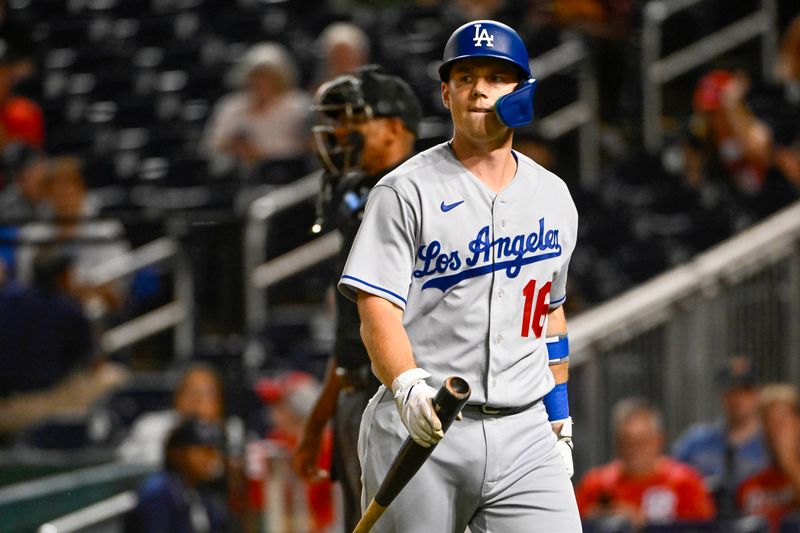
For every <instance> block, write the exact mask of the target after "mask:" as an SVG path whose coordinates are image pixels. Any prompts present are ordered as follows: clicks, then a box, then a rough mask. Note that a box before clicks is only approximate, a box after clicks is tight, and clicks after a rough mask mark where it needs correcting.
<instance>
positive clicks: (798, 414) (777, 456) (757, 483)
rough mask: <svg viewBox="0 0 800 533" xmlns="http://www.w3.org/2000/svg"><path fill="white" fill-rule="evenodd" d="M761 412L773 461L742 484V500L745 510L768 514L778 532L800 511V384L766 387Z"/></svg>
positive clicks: (740, 501)
mask: <svg viewBox="0 0 800 533" xmlns="http://www.w3.org/2000/svg"><path fill="white" fill-rule="evenodd" d="M760 412H761V423H762V424H763V426H764V434H765V436H766V439H767V445H768V446H769V452H770V457H771V459H772V461H771V463H772V464H771V465H770V466H769V467H767V468H766V469H764V470H762V471H761V472H759V473H758V474H756V475H755V476H753V477H751V478H749V479H747V480H745V482H744V483H742V486H741V487H740V489H739V494H738V499H739V505H740V508H741V510H742V511H743V512H745V513H747V514H756V515H762V516H766V517H767V519H768V520H769V522H770V529H771V531H773V532H775V533H777V532H778V530H779V525H780V522H781V520H782V519H783V518H784V517H786V516H787V515H788V514H789V513H791V512H793V511H797V510H800V395H798V391H797V387H796V386H795V385H789V384H771V385H767V386H765V387H764V389H763V390H762V392H761V401H760ZM793 531H794V530H793Z"/></svg>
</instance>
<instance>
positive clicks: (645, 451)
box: [576, 398, 714, 528]
mask: <svg viewBox="0 0 800 533" xmlns="http://www.w3.org/2000/svg"><path fill="white" fill-rule="evenodd" d="M612 417H613V418H612V423H613V428H614V437H615V440H616V449H617V460H616V461H613V462H611V463H609V464H606V465H602V466H599V467H596V468H593V469H591V470H590V471H589V472H588V473H587V474H586V475H585V476H584V477H583V479H582V480H581V482H580V484H579V485H578V488H577V491H576V497H577V500H578V507H579V509H580V512H581V517H582V518H583V519H584V520H586V519H601V518H604V517H609V516H622V517H624V518H626V519H627V520H628V521H629V522H630V523H631V524H632V525H633V526H634V527H637V528H638V527H642V526H644V525H646V524H665V523H673V522H679V521H701V520H710V519H712V518H713V517H714V503H713V501H712V499H711V495H710V494H709V493H708V491H707V490H706V488H705V486H704V485H703V479H702V478H701V477H700V474H698V473H697V471H695V470H694V469H693V468H692V467H690V466H688V465H685V464H682V463H679V462H678V461H675V460H673V459H670V458H669V457H666V456H664V455H663V450H664V423H663V419H662V417H661V414H660V413H659V412H658V410H656V409H655V408H654V407H652V406H650V405H649V404H648V403H647V402H646V401H643V400H641V399H637V398H628V399H624V400H620V402H618V403H617V405H616V406H615V407H614V411H613V414H612Z"/></svg>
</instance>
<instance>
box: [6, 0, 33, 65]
mask: <svg viewBox="0 0 800 533" xmlns="http://www.w3.org/2000/svg"><path fill="white" fill-rule="evenodd" d="M32 30H33V28H31V25H30V24H27V23H26V22H24V21H22V20H19V18H18V17H15V16H14V12H13V11H10V10H9V9H8V1H7V0H2V1H0V41H1V42H2V45H3V46H5V47H8V48H10V49H11V50H12V51H13V52H14V54H15V56H16V57H17V60H16V64H15V66H14V70H15V76H14V78H15V81H18V80H19V79H21V78H24V77H25V76H27V75H28V74H30V73H31V72H33V70H34V62H33V42H32V41H31V34H32V33H33V31H32Z"/></svg>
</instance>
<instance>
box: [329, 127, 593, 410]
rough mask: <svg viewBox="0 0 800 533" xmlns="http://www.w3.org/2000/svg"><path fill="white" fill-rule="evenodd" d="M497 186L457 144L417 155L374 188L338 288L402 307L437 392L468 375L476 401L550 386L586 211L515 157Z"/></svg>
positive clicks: (529, 394)
mask: <svg viewBox="0 0 800 533" xmlns="http://www.w3.org/2000/svg"><path fill="white" fill-rule="evenodd" d="M514 156H515V157H516V159H517V162H518V164H517V172H516V175H515V176H514V179H513V180H512V181H511V182H510V183H509V184H508V185H507V186H506V187H505V189H503V190H502V191H501V192H499V193H495V192H493V191H491V190H490V189H489V188H488V187H487V186H486V185H485V184H484V183H483V182H481V181H480V180H479V179H478V178H477V177H476V176H475V175H473V174H472V173H471V172H469V171H468V170H467V169H466V168H465V167H464V166H463V165H462V164H461V162H460V161H459V160H458V159H457V158H456V157H455V155H454V154H453V152H452V151H451V149H450V146H449V145H448V144H447V143H443V144H440V145H438V146H435V147H433V148H431V149H429V150H426V151H425V152H422V153H420V154H418V155H417V156H415V157H413V158H411V159H410V160H408V161H407V162H406V163H404V164H403V165H401V166H400V167H398V168H397V169H396V170H394V171H393V172H391V173H390V174H388V175H387V176H385V177H384V178H383V179H382V180H381V181H380V182H379V183H378V185H377V186H376V187H375V188H374V189H373V190H372V192H371V194H370V197H369V200H368V202H367V207H366V211H365V214H364V220H363V222H362V224H361V228H360V229H359V232H358V235H357V236H356V239H355V242H354V244H353V247H352V249H351V252H350V256H349V257H348V260H347V264H346V265H345V268H344V272H343V274H342V278H341V280H340V282H339V289H340V290H341V291H342V292H343V293H344V294H345V295H346V296H348V297H349V298H354V297H355V292H356V291H357V290H360V291H365V292H368V293H371V294H375V295H377V296H380V297H383V298H385V299H387V300H389V301H391V302H393V303H394V304H396V305H398V306H400V307H401V308H403V309H404V313H403V324H404V326H405V329H406V331H407V332H408V336H409V339H410V341H411V346H412V349H413V353H414V358H415V361H416V363H417V366H419V367H421V368H424V369H425V370H427V371H428V372H430V373H431V374H432V378H431V379H430V380H429V383H431V384H433V386H435V387H438V386H439V384H441V383H442V381H443V380H444V379H445V378H446V377H448V376H452V375H458V376H461V377H463V378H464V379H466V380H467V382H468V383H469V384H470V386H471V388H472V396H471V398H470V403H476V404H484V403H485V404H488V405H490V406H494V407H513V406H521V405H526V404H529V403H531V402H533V401H535V400H537V399H539V398H541V397H542V396H544V395H545V394H546V393H547V392H549V391H550V389H552V387H553V385H554V381H553V376H552V373H551V372H550V371H549V370H548V360H547V348H546V346H545V341H544V336H545V331H546V328H547V324H546V322H547V313H548V311H550V310H552V309H553V308H555V307H557V306H559V305H561V304H562V303H563V302H564V300H565V298H566V278H567V267H568V265H569V259H570V256H571V254H572V251H573V249H574V248H575V241H576V237H577V226H578V215H577V211H576V209H575V205H574V203H573V201H572V198H571V197H570V194H569V191H568V189H567V186H566V184H565V183H564V182H563V181H562V180H561V179H559V178H558V177H557V176H555V175H554V174H552V173H551V172H549V171H547V170H545V169H544V168H542V167H541V166H540V165H538V164H536V163H535V162H534V161H532V160H531V159H529V158H527V157H525V156H524V155H522V154H519V153H517V152H514Z"/></svg>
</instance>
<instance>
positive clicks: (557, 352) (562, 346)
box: [546, 335, 569, 364]
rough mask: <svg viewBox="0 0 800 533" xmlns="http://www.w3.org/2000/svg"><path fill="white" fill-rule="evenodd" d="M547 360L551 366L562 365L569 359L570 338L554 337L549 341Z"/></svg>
mask: <svg viewBox="0 0 800 533" xmlns="http://www.w3.org/2000/svg"><path fill="white" fill-rule="evenodd" d="M546 344H547V358H548V359H549V360H550V364H555V363H560V362H563V361H565V360H567V359H568V358H569V337H567V336H566V335H564V336H562V337H553V338H550V339H547V341H546Z"/></svg>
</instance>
